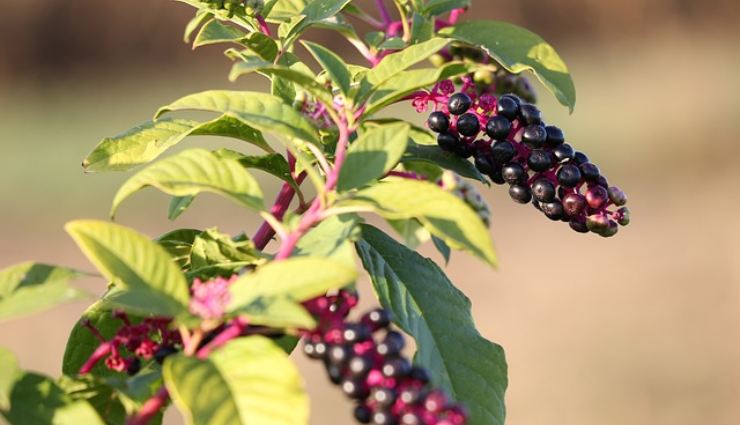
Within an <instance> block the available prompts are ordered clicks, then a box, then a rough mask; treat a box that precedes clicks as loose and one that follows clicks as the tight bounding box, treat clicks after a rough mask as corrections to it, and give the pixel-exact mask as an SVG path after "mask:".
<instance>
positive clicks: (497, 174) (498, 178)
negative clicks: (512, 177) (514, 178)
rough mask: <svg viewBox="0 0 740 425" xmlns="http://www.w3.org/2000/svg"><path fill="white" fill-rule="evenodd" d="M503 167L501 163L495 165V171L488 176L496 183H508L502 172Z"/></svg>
mask: <svg viewBox="0 0 740 425" xmlns="http://www.w3.org/2000/svg"><path fill="white" fill-rule="evenodd" d="M501 168H502V167H501V166H500V165H496V166H495V167H493V171H492V172H491V174H489V175H488V177H490V178H491V181H492V182H494V183H495V184H504V183H506V181H505V180H504V175H503V174H502V173H501V171H502V170H501Z"/></svg>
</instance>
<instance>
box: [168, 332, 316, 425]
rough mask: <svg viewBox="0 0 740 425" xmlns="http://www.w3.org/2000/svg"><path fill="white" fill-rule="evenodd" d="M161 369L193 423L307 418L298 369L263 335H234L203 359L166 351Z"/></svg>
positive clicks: (240, 424) (279, 424)
mask: <svg viewBox="0 0 740 425" xmlns="http://www.w3.org/2000/svg"><path fill="white" fill-rule="evenodd" d="M163 375H164V381H165V384H166V385H167V389H168V390H169V393H170V396H171V397H172V400H173V401H174V403H175V405H176V406H177V408H178V409H179V410H180V411H181V412H182V413H183V416H184V417H185V422H186V423H187V424H189V425H264V424H270V425H305V424H307V423H308V397H307V396H306V394H305V392H304V390H303V385H302V383H301V377H300V375H299V374H298V371H297V370H296V368H295V366H294V365H293V363H292V362H291V361H290V359H289V358H288V355H287V354H285V352H284V351H283V350H282V349H281V348H280V347H278V346H277V345H276V344H275V343H273V342H272V341H270V340H269V339H267V338H264V337H260V336H252V337H248V338H240V339H237V340H234V341H232V342H230V343H229V344H227V345H226V346H224V347H223V348H221V349H219V350H216V351H215V352H214V353H213V354H211V356H209V357H208V359H205V360H198V359H196V358H193V357H186V356H183V355H177V356H171V357H168V358H167V360H166V361H165V363H164V370H163Z"/></svg>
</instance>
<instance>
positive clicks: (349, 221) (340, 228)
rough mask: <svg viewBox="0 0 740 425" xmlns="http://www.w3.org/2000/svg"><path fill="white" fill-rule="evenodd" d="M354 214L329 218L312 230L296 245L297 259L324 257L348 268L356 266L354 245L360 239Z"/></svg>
mask: <svg viewBox="0 0 740 425" xmlns="http://www.w3.org/2000/svg"><path fill="white" fill-rule="evenodd" d="M359 222H360V218H359V217H358V216H357V215H354V214H342V215H341V216H333V217H329V218H327V219H326V220H323V221H322V222H321V223H320V224H319V225H318V226H316V227H314V228H313V229H311V230H310V231H309V232H308V233H306V235H305V236H304V237H302V238H301V240H300V241H299V242H298V244H297V245H296V250H295V253H294V255H295V256H297V257H324V258H330V259H332V260H336V261H339V262H341V263H342V264H345V265H346V266H347V267H354V266H355V253H354V250H353V248H352V243H353V242H354V241H355V240H357V238H358V237H359V234H358V230H359V228H358V227H357V224H358V223H359Z"/></svg>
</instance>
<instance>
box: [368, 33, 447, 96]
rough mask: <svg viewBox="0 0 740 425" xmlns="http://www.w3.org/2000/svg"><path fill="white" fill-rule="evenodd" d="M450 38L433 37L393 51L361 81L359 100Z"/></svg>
mask: <svg viewBox="0 0 740 425" xmlns="http://www.w3.org/2000/svg"><path fill="white" fill-rule="evenodd" d="M449 42H450V41H449V40H445V39H442V38H433V39H431V40H429V41H425V42H423V43H419V44H415V45H413V46H410V47H408V48H406V49H404V50H402V51H400V52H396V53H392V54H390V55H388V56H386V57H385V58H383V60H382V61H380V63H379V64H378V66H376V67H375V68H373V69H371V70H370V71H369V72H368V73H367V74H365V77H364V78H363V79H362V81H361V82H360V88H359V91H358V94H357V102H358V103H362V102H364V101H365V100H366V99H367V97H368V96H369V95H370V94H372V93H373V92H374V91H375V90H377V89H378V87H380V86H381V85H382V84H384V83H386V82H387V81H388V80H390V79H391V78H393V77H395V76H396V75H398V74H399V73H400V72H402V71H404V70H406V69H408V68H410V67H412V66H414V65H416V64H417V63H419V62H421V61H423V60H424V59H426V58H428V57H429V56H431V55H433V54H435V53H437V52H438V51H440V50H441V49H442V48H444V47H445V46H447V45H448V44H449Z"/></svg>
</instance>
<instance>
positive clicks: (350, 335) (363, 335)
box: [342, 324, 371, 344]
mask: <svg viewBox="0 0 740 425" xmlns="http://www.w3.org/2000/svg"><path fill="white" fill-rule="evenodd" d="M370 337H371V333H370V328H368V327H367V326H366V325H363V324H351V325H347V327H345V328H344V331H343V332H342V338H343V339H344V342H346V343H350V344H351V343H355V342H360V341H367V340H368V339H370Z"/></svg>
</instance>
